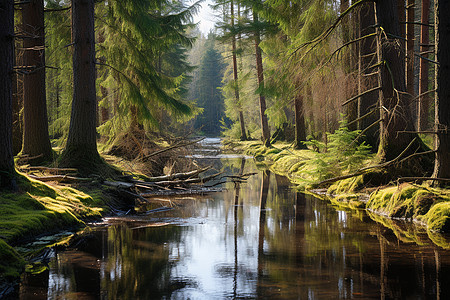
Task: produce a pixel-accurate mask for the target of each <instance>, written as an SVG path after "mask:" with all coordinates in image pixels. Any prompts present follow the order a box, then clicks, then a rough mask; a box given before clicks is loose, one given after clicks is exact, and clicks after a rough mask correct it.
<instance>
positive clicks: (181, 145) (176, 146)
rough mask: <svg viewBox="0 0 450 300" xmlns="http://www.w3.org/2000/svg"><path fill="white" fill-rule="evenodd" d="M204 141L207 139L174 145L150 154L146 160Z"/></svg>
mask: <svg viewBox="0 0 450 300" xmlns="http://www.w3.org/2000/svg"><path fill="white" fill-rule="evenodd" d="M204 139H205V138H201V139H198V140H194V141H191V142H188V143H178V144H175V145H173V146H170V147H167V148H164V149H161V150H159V151H156V152H153V153H150V154H148V155H146V156H144V158H149V157H152V156H155V155H158V154H161V153H164V152H166V151H169V150H172V149H176V148H180V147H186V146H189V145H192V144H195V143H198V142H200V141H203V140H204Z"/></svg>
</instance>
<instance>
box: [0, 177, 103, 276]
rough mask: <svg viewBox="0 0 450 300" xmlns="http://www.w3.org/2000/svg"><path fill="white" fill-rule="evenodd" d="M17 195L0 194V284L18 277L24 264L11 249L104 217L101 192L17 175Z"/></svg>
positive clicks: (14, 193)
mask: <svg viewBox="0 0 450 300" xmlns="http://www.w3.org/2000/svg"><path fill="white" fill-rule="evenodd" d="M17 181H18V191H17V192H0V283H1V281H2V280H3V281H5V280H6V281H10V280H13V279H14V278H17V276H19V274H20V272H21V271H22V270H23V267H24V263H25V260H24V258H23V257H21V255H19V254H18V253H17V251H16V250H14V248H13V247H12V246H14V245H16V244H17V243H19V242H24V241H27V240H28V239H31V238H34V237H36V236H39V235H41V234H47V233H52V232H58V231H61V230H63V229H66V228H71V227H82V226H83V225H84V224H85V223H84V222H85V221H86V220H93V219H96V218H100V217H101V213H102V210H103V208H101V207H102V206H105V203H103V202H102V201H101V199H100V197H99V194H100V192H99V191H98V190H96V189H92V190H91V191H92V195H88V194H86V193H84V192H81V191H80V190H77V189H74V188H72V187H69V186H61V185H55V186H54V185H49V184H46V183H43V182H41V181H37V180H33V179H30V178H29V177H27V176H26V175H24V174H20V173H19V174H18V175H17Z"/></svg>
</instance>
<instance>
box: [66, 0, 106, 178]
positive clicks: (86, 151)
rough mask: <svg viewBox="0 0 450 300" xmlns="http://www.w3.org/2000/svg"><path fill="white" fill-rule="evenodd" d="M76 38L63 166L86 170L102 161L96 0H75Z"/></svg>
mask: <svg viewBox="0 0 450 300" xmlns="http://www.w3.org/2000/svg"><path fill="white" fill-rule="evenodd" d="M72 39H73V47H74V50H73V100H72V113H71V117H70V127H69V136H68V138H67V144H66V148H65V149H64V152H63V155H62V159H61V160H62V164H63V165H69V166H74V167H79V168H81V169H85V168H89V167H93V164H95V163H99V162H100V161H101V160H100V155H99V154H98V151H97V131H96V124H97V118H96V115H97V99H96V87H95V80H96V75H95V35H94V0H72ZM82 171H83V170H82Z"/></svg>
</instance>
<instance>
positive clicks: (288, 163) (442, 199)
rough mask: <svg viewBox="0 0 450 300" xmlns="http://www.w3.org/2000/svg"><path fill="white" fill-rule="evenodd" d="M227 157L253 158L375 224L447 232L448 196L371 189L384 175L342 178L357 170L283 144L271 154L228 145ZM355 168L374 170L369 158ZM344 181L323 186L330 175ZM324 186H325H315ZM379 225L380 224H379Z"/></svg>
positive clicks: (406, 186)
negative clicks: (394, 223) (385, 221)
mask: <svg viewBox="0 0 450 300" xmlns="http://www.w3.org/2000/svg"><path fill="white" fill-rule="evenodd" d="M225 148H226V149H227V150H228V151H233V152H241V153H245V154H247V155H251V156H253V157H254V158H255V160H256V162H257V164H260V165H261V166H264V167H267V168H269V169H270V170H271V171H272V172H274V173H276V174H279V175H283V176H286V177H287V178H289V180H290V181H291V182H292V183H294V184H295V185H296V186H297V187H298V188H299V189H302V190H306V191H311V190H315V189H317V188H321V190H320V191H321V197H322V198H324V199H326V200H327V201H330V202H332V203H333V204H335V205H338V206H342V207H346V208H350V209H366V210H367V211H369V212H371V214H372V215H373V216H376V217H374V219H376V218H378V219H379V217H384V218H387V219H391V220H405V221H408V222H414V223H416V224H417V225H419V226H424V227H425V228H426V230H427V231H429V232H430V234H432V233H436V232H441V233H449V232H450V190H449V189H445V188H434V187H431V186H430V185H427V184H426V183H422V184H415V183H401V182H391V183H390V184H388V185H383V186H378V185H372V184H371V182H370V179H371V178H375V177H380V176H383V170H380V169H377V170H376V171H371V172H369V171H368V172H362V173H361V174H360V175H357V176H352V177H350V178H345V177H346V175H348V174H352V172H355V168H353V169H352V168H351V167H348V168H347V169H345V170H337V169H338V168H339V166H338V165H337V163H336V164H334V165H331V166H326V162H325V159H324V157H323V156H320V155H319V154H318V153H317V152H315V151H312V150H295V149H293V148H292V147H291V145H289V144H286V143H277V144H275V145H273V146H272V147H270V148H267V147H265V146H264V145H263V144H262V143H260V142H255V141H251V142H228V143H226V144H225ZM358 163H359V166H358V167H357V168H359V169H363V168H367V169H368V170H369V169H370V165H376V164H378V162H376V161H375V157H374V156H373V155H371V156H370V155H369V156H368V157H367V158H366V159H363V158H361V159H360V160H359V161H358ZM327 168H329V169H334V170H336V173H334V176H338V177H339V176H341V177H342V178H345V179H343V180H336V181H335V182H330V183H326V179H327V178H329V177H330V176H333V175H331V172H330V173H329V174H328V173H327V172H326V171H327V170H329V169H327ZM317 183H323V184H319V185H318V184H317ZM377 221H379V220H377Z"/></svg>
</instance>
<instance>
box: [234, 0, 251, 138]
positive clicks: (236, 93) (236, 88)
mask: <svg viewBox="0 0 450 300" xmlns="http://www.w3.org/2000/svg"><path fill="white" fill-rule="evenodd" d="M230 5H231V9H230V14H231V27H234V2H233V1H231V3H230ZM231 48H232V49H231V51H232V52H233V53H232V56H233V76H234V97H235V99H236V106H237V108H238V110H239V124H240V126H241V141H246V140H247V133H246V131H245V122H244V113H243V111H242V105H241V103H240V98H239V81H238V80H239V78H238V65H237V57H236V36H235V35H234V34H233V36H232V37H231Z"/></svg>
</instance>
